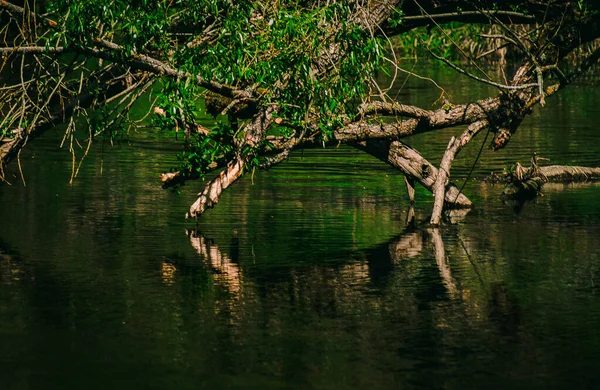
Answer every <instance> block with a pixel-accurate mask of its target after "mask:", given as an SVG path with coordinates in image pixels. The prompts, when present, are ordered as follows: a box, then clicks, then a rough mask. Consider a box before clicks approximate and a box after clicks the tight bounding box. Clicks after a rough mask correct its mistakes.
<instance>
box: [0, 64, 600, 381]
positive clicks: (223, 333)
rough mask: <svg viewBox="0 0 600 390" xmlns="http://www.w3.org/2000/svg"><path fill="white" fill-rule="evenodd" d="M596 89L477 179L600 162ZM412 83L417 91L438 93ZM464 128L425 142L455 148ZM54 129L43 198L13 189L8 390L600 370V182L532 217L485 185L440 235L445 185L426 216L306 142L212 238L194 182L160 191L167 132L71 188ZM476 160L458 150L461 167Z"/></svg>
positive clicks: (566, 104)
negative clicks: (538, 161)
mask: <svg viewBox="0 0 600 390" xmlns="http://www.w3.org/2000/svg"><path fill="white" fill-rule="evenodd" d="M449 80H450V83H451V84H450V85H451V89H452V90H454V91H458V90H459V89H460V88H459V89H457V88H456V78H455V77H454V75H453V74H452V75H450V76H449ZM407 88H408V89H410V86H409V85H408V84H407ZM581 88H582V89H580V87H575V88H574V89H571V90H569V91H565V92H566V95H561V96H563V97H560V96H559V97H557V99H554V100H552V101H549V102H548V107H547V109H544V110H543V111H542V110H541V111H540V112H538V113H533V114H532V116H531V117H530V119H531V120H529V122H528V123H524V124H523V126H522V127H521V128H520V129H519V132H517V133H516V134H515V136H514V137H513V140H512V141H511V145H510V146H509V148H506V149H505V150H503V151H500V152H498V153H494V154H491V153H489V154H487V155H485V154H486V153H487V152H486V151H485V150H484V152H483V153H484V156H483V158H482V159H481V162H480V163H479V164H478V166H477V167H476V170H475V172H474V175H475V176H485V175H487V174H488V173H489V171H491V170H495V171H499V170H502V167H503V166H504V164H505V162H506V161H515V159H516V160H519V159H520V158H519V156H523V159H527V160H528V159H529V157H530V156H531V153H532V151H533V150H536V151H538V152H539V153H541V154H543V155H544V156H547V157H551V158H552V163H556V164H575V165H589V166H600V160H598V156H600V153H598V143H597V142H596V141H597V131H596V129H597V126H596V122H595V121H596V120H597V117H598V114H599V113H600V111H598V105H597V104H596V102H597V101H598V100H599V98H600V95H599V93H600V89H598V88H588V87H581ZM412 92H413V93H408V92H407V90H406V89H404V90H403V91H402V96H401V97H402V98H403V99H406V101H407V102H410V99H421V98H423V99H425V98H426V95H427V94H426V93H425V90H424V89H422V88H421V89H419V90H418V91H417V90H414V89H413V91H412ZM457 93H458V92H457ZM465 93H466V94H469V95H470V94H472V93H473V90H472V88H470V87H468V88H466V87H465ZM486 94H487V93H486ZM436 98H437V97H436ZM457 99H460V97H457ZM434 100H435V99H434ZM469 100H470V99H469ZM413 102H414V101H413ZM425 104H426V103H425ZM550 105H553V107H550ZM455 131H458V129H447V130H444V131H441V132H433V133H427V134H422V135H419V136H416V137H414V139H410V140H409V141H410V143H411V145H412V146H414V147H416V149H418V150H421V151H423V152H424V153H425V152H426V153H428V154H430V155H429V156H426V157H428V158H434V157H435V156H438V157H439V156H440V155H441V154H443V152H444V150H445V148H446V146H447V143H448V139H449V138H450V136H451V135H452V134H454V132H455ZM58 135H59V134H58ZM47 136H48V137H42V138H41V139H39V140H38V141H36V142H34V143H32V144H31V145H30V147H31V148H29V149H27V150H25V151H24V153H23V156H22V157H23V158H22V162H23V169H24V172H25V175H26V177H27V182H28V187H26V188H23V187H22V186H18V185H14V186H10V187H9V186H0V216H1V218H2V219H1V221H0V241H1V242H2V244H0V248H2V249H0V251H2V250H3V252H2V254H0V378H2V389H4V388H7V389H12V388H15V389H21V388H22V389H35V388H40V389H53V388H56V389H61V390H62V389H67V388H76V389H78V388H84V387H89V384H90V383H92V384H93V386H92V387H94V386H95V387H97V388H111V389H113V388H114V389H117V388H126V389H132V388H159V389H171V388H172V389H177V390H181V389H196V388H206V389H221V388H231V389H236V388H244V389H246V388H255V389H261V390H263V389H284V388H285V389H396V388H402V389H464V388H473V389H484V388H485V389H490V388H497V389H514V388H522V389H528V390H529V389H540V390H541V389H548V388H565V389H567V388H576V389H583V388H595V387H594V386H595V385H597V383H598V380H599V379H600V378H599V375H598V373H597V367H596V366H597V361H598V356H599V355H598V351H599V350H600V334H599V328H598V324H599V323H600V295H599V291H600V289H599V288H598V286H600V240H598V237H600V196H599V190H600V186H598V185H589V186H577V187H575V186H566V187H565V186H561V187H560V188H559V190H557V191H554V190H553V187H551V186H547V187H545V189H544V193H545V194H546V196H544V197H539V198H537V199H536V200H535V201H533V202H531V203H528V204H527V205H526V206H525V207H523V208H522V210H521V212H520V213H519V214H516V215H515V214H514V213H513V212H512V210H510V209H509V208H508V207H507V206H505V205H503V204H501V203H500V202H499V201H498V195H499V193H500V192H501V191H502V189H503V188H502V186H492V185H489V184H486V183H481V182H470V183H468V184H467V186H466V187H465V192H466V193H467V195H468V196H469V198H470V199H472V200H473V202H474V203H475V205H476V207H475V208H474V209H473V210H472V211H470V212H469V213H468V214H467V215H466V216H465V215H462V216H461V214H464V213H465V211H466V210H454V211H453V212H452V213H450V215H448V216H447V218H448V219H447V220H450V221H452V222H454V223H455V224H452V225H447V226H444V229H443V230H441V231H436V230H432V229H427V228H424V227H423V226H422V225H421V224H420V221H423V220H428V219H429V218H428V217H427V215H426V213H428V212H430V210H431V197H430V195H429V194H427V193H425V191H423V190H422V189H421V188H419V187H417V188H416V194H415V199H416V204H415V205H414V209H412V210H411V209H409V200H408V199H407V196H406V193H405V191H404V185H403V180H404V179H403V177H402V176H401V175H398V173H397V172H396V171H394V170H393V169H391V168H389V167H387V166H385V165H384V164H382V163H381V162H379V161H376V160H374V159H372V158H370V157H369V156H365V155H363V154H360V153H358V152H357V151H356V150H353V149H349V148H340V149H335V150H307V151H305V152H304V153H302V154H300V153H298V154H295V155H292V156H291V158H290V161H288V162H287V163H286V164H282V165H281V166H278V167H275V168H273V169H272V170H270V171H268V172H261V173H260V174H257V175H256V176H255V177H254V184H252V182H251V181H250V180H243V181H241V182H240V183H237V184H236V187H235V188H232V191H231V192H228V193H227V194H225V195H224V197H223V198H222V200H221V202H220V203H219V206H218V207H216V208H215V209H213V210H211V211H210V212H209V213H207V215H205V216H204V217H203V219H202V220H201V221H199V223H198V225H197V226H198V229H200V231H201V232H202V233H203V234H205V236H204V237H203V236H202V235H201V234H200V233H199V232H196V231H188V234H187V235H184V234H182V230H183V229H184V228H185V227H188V228H189V226H187V225H186V222H184V221H182V219H181V216H182V215H183V213H184V212H185V210H187V208H188V206H189V199H193V198H194V197H195V195H196V191H197V188H196V187H195V185H192V184H190V185H189V186H186V187H183V188H182V189H181V191H182V195H181V196H179V195H177V194H176V193H174V192H170V191H163V190H161V189H160V188H159V186H158V185H156V184H155V183H156V175H157V173H158V172H164V171H166V170H168V168H169V167H170V166H172V165H173V164H176V162H175V161H174V157H173V156H174V154H175V152H176V147H173V148H172V149H171V150H167V149H165V147H166V145H168V140H167V139H165V138H164V137H163V136H162V135H161V136H159V138H156V139H154V138H152V137H153V135H151V134H146V133H143V134H142V133H139V134H135V135H133V134H132V137H131V140H130V142H131V143H132V145H134V147H133V148H131V147H129V146H127V145H125V144H122V145H121V146H119V147H115V148H111V150H110V152H108V151H107V150H105V151H104V152H102V153H103V154H102V153H101V151H100V148H98V149H93V150H91V151H90V155H89V156H88V158H87V159H86V160H85V161H84V168H82V172H81V175H80V177H79V178H78V180H77V181H76V182H75V183H74V184H73V185H72V186H69V185H68V184H67V183H68V178H69V174H70V170H71V159H70V155H69V154H68V153H67V154H61V153H60V151H57V150H56V145H58V144H59V143H60V138H61V137H60V136H58V137H57V138H58V139H52V138H51V137H52V134H47ZM146 136H147V137H149V138H148V139H145V138H144V137H146ZM142 138H144V139H142ZM478 150H479V148H477V147H474V148H472V150H470V149H469V148H467V149H465V150H464V151H463V153H461V157H460V158H459V159H458V160H457V161H456V162H455V166H456V170H454V169H453V172H455V177H460V176H463V177H464V176H466V174H467V172H468V171H469V169H470V168H471V166H472V164H473V161H474V159H475V157H476V155H477V153H478ZM34 156H35V158H33V157H34ZM101 166H102V167H103V169H102V171H101V169H100V167H101ZM9 169H12V168H11V167H9ZM15 172H16V171H13V173H15ZM399 189H400V190H399ZM157 205H164V207H157ZM411 214H412V215H411ZM405 221H407V222H406V223H405ZM233 232H237V233H233ZM206 237H210V239H208V238H206ZM4 243H6V245H4ZM190 244H191V245H190ZM8 248H10V250H8ZM17 253H18V254H17ZM596 387H597V386H596Z"/></svg>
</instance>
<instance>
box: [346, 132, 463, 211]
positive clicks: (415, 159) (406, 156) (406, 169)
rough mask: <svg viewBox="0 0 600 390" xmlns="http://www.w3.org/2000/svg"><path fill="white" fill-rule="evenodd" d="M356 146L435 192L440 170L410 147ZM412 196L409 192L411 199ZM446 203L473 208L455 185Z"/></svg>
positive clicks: (386, 144) (384, 143)
mask: <svg viewBox="0 0 600 390" xmlns="http://www.w3.org/2000/svg"><path fill="white" fill-rule="evenodd" d="M355 146H356V147H357V148H358V149H360V150H363V151H365V152H367V153H369V154H370V155H372V156H374V157H376V158H378V159H380V160H381V161H384V162H386V163H388V164H390V165H392V166H393V167H395V168H398V169H399V170H400V171H401V172H402V173H404V175H406V176H407V177H408V178H410V180H413V181H416V182H418V183H419V184H421V185H422V186H423V187H425V188H426V189H427V190H428V191H433V185H434V183H435V181H436V178H437V177H438V173H439V171H438V169H437V168H436V167H434V166H433V164H431V163H430V162H429V161H427V160H426V159H425V158H423V156H421V154H420V153H419V152H418V151H416V150H415V149H413V148H411V147H410V146H408V145H406V144H404V143H402V142H400V141H393V142H390V141H369V142H361V143H357V144H355ZM410 195H411V193H410V191H409V197H410ZM446 202H448V204H452V205H453V207H459V208H468V207H471V206H472V203H471V201H470V200H469V199H468V198H467V197H466V196H465V195H464V194H461V193H459V190H458V188H457V187H456V186H455V185H454V184H449V185H448V189H447V191H446Z"/></svg>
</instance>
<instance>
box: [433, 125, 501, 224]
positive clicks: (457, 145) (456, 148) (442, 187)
mask: <svg viewBox="0 0 600 390" xmlns="http://www.w3.org/2000/svg"><path fill="white" fill-rule="evenodd" d="M488 126H489V123H488V122H487V121H485V120H483V121H479V122H475V123H472V124H471V125H470V126H469V127H468V128H467V129H466V130H465V132H464V133H463V134H462V135H461V136H460V137H458V138H454V137H452V138H451V139H450V142H449V143H448V148H447V149H446V152H445V153H444V157H443V158H442V162H441V163H440V169H439V171H438V175H437V177H436V179H435V184H434V185H433V196H434V197H435V200H434V203H433V212H432V215H431V221H430V222H431V224H432V225H433V226H437V225H439V224H440V221H441V219H442V209H443V206H444V200H445V198H446V192H447V191H446V182H447V180H448V177H449V176H450V168H451V167H452V162H453V161H454V159H455V158H456V155H457V154H458V153H459V152H460V151H461V150H462V148H463V147H465V145H467V144H468V143H469V142H470V141H471V140H472V139H473V137H475V136H476V135H477V134H478V133H479V132H480V131H481V130H483V129H485V128H487V127H488Z"/></svg>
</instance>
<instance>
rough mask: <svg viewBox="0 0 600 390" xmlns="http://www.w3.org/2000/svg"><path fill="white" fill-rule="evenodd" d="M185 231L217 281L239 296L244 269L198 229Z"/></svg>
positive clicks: (235, 295)
mask: <svg viewBox="0 0 600 390" xmlns="http://www.w3.org/2000/svg"><path fill="white" fill-rule="evenodd" d="M185 233H186V234H187V235H188V237H189V238H190V243H191V244H192V247H193V248H194V249H195V250H196V252H198V255H200V257H201V258H202V259H204V260H205V261H207V265H208V266H209V268H210V270H211V271H212V274H213V278H214V280H215V282H216V283H218V284H219V285H221V286H223V287H224V288H225V289H226V290H227V291H229V293H230V294H231V295H232V296H234V297H236V298H239V296H240V293H241V288H242V271H241V270H240V268H239V267H238V265H237V264H234V262H233V261H232V260H231V258H230V257H229V256H227V255H226V254H223V253H222V252H221V250H220V249H219V246H218V245H217V244H215V243H213V242H211V240H207V239H206V238H204V236H202V234H201V233H200V232H198V231H196V230H192V231H188V230H186V231H185Z"/></svg>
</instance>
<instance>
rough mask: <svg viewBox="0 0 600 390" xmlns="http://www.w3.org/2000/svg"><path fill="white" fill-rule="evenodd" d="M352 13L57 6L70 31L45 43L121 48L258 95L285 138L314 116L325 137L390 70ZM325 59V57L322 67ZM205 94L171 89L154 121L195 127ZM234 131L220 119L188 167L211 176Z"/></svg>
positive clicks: (197, 142) (195, 5)
mask: <svg viewBox="0 0 600 390" xmlns="http://www.w3.org/2000/svg"><path fill="white" fill-rule="evenodd" d="M353 6H354V5H353V4H352V3H350V2H348V3H347V2H340V3H332V4H326V5H324V6H314V7H312V6H311V7H308V6H303V5H302V3H301V2H296V1H291V2H283V3H282V4H275V3H273V4H270V3H266V4H265V3H262V2H235V4H234V5H231V4H230V2H229V1H223V0H204V1H189V0H183V1H172V2H168V1H137V2H129V1H105V0H100V1H98V0H94V1H79V0H77V1H73V0H59V1H52V2H50V3H49V5H48V7H49V9H50V11H51V12H53V14H54V15H64V19H63V23H64V29H57V30H56V31H55V33H54V34H53V35H52V36H51V37H50V38H49V40H48V42H47V44H48V45H49V46H53V45H56V44H58V43H62V44H68V45H72V46H82V47H87V46H93V45H94V43H95V41H97V40H98V39H107V40H110V41H111V42H115V43H117V44H118V45H120V46H121V47H122V51H121V52H119V53H117V55H120V56H123V57H124V58H125V59H126V58H135V56H136V55H138V54H141V53H144V54H148V55H152V57H153V58H157V59H159V60H162V61H165V62H167V63H171V64H173V66H174V67H176V68H177V69H178V70H181V71H184V72H189V73H191V74H194V75H200V76H202V77H203V78H204V79H207V80H218V81H219V82H221V83H223V84H226V85H228V86H230V87H232V88H236V89H245V90H250V91H254V92H255V94H257V95H259V96H260V98H261V104H262V105H263V106H265V105H275V106H277V107H278V115H279V116H281V117H282V118H285V119H286V123H287V124H288V126H287V127H285V128H284V127H280V128H279V129H277V131H283V132H284V134H287V135H290V134H291V132H293V131H296V130H298V129H303V128H304V127H305V124H306V122H307V117H308V116H310V117H311V118H312V119H314V118H315V117H316V118H318V131H320V132H322V136H323V138H324V139H325V140H326V139H327V138H328V136H329V134H330V129H331V128H332V126H336V125H338V126H339V125H340V124H341V123H342V122H344V121H346V120H348V119H349V118H350V116H351V115H352V114H351V113H352V112H353V111H354V110H353V109H354V108H355V106H356V104H357V103H360V101H361V98H362V97H364V96H365V95H366V94H368V93H369V88H370V86H371V85H370V83H369V81H370V79H371V78H372V77H373V76H374V75H375V74H376V72H377V71H378V70H379V69H382V67H383V65H384V63H383V56H384V51H385V48H384V46H383V45H385V44H386V42H384V41H383V40H382V39H381V38H378V37H377V36H376V34H375V33H374V32H369V31H364V30H362V29H360V28H359V27H358V26H357V25H356V23H354V22H352V20H351V19H350V18H349V14H350V13H351V12H352V7H353ZM337 45H340V47H342V48H343V51H340V53H341V58H335V62H328V61H327V60H326V58H325V57H326V55H327V53H328V52H329V50H330V48H331V47H335V46H337ZM320 57H323V59H324V60H323V61H321V63H318V62H315V58H317V59H319V58H320ZM332 67H333V69H330V68H332ZM325 69H327V70H328V71H327V72H325V71H324V70H325ZM202 93H203V90H202V89H201V88H199V87H198V86H197V85H195V84H194V83H193V82H190V80H189V79H188V80H187V81H185V82H178V81H176V80H173V81H166V82H164V83H163V84H162V88H161V89H160V92H159V94H158V101H157V105H158V106H160V107H162V108H163V109H164V110H165V111H166V112H167V113H169V114H171V115H169V116H167V117H166V118H157V120H156V122H155V123H156V124H157V125H159V126H160V127H162V128H163V129H165V130H169V131H172V130H173V129H174V128H175V119H169V118H175V117H176V116H181V115H183V116H184V117H185V118H186V119H187V121H188V122H190V123H194V122H196V121H197V119H198V118H199V117H200V116H201V115H203V112H201V111H200V110H199V109H198V107H200V105H199V104H198V103H199V101H200V100H201V99H200V98H201V94H202ZM294 129H296V130H294ZM235 130H236V127H235V126H233V127H232V126H229V121H226V120H223V118H222V120H221V121H220V123H219V124H218V125H217V126H216V127H215V128H214V129H212V132H211V133H210V134H198V133H196V134H193V137H192V138H191V139H190V144H188V146H187V150H186V152H185V153H184V155H185V157H186V158H185V159H184V165H185V167H186V168H188V169H189V168H193V169H197V170H198V171H199V172H204V171H205V170H206V168H207V167H208V166H209V164H211V163H212V162H214V161H215V160H216V159H218V158H219V157H222V156H223V155H226V154H228V153H230V152H231V151H232V148H233V143H232V142H231V139H232V137H234V136H235ZM298 131H299V130H298ZM255 163H258V161H257V160H255Z"/></svg>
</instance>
